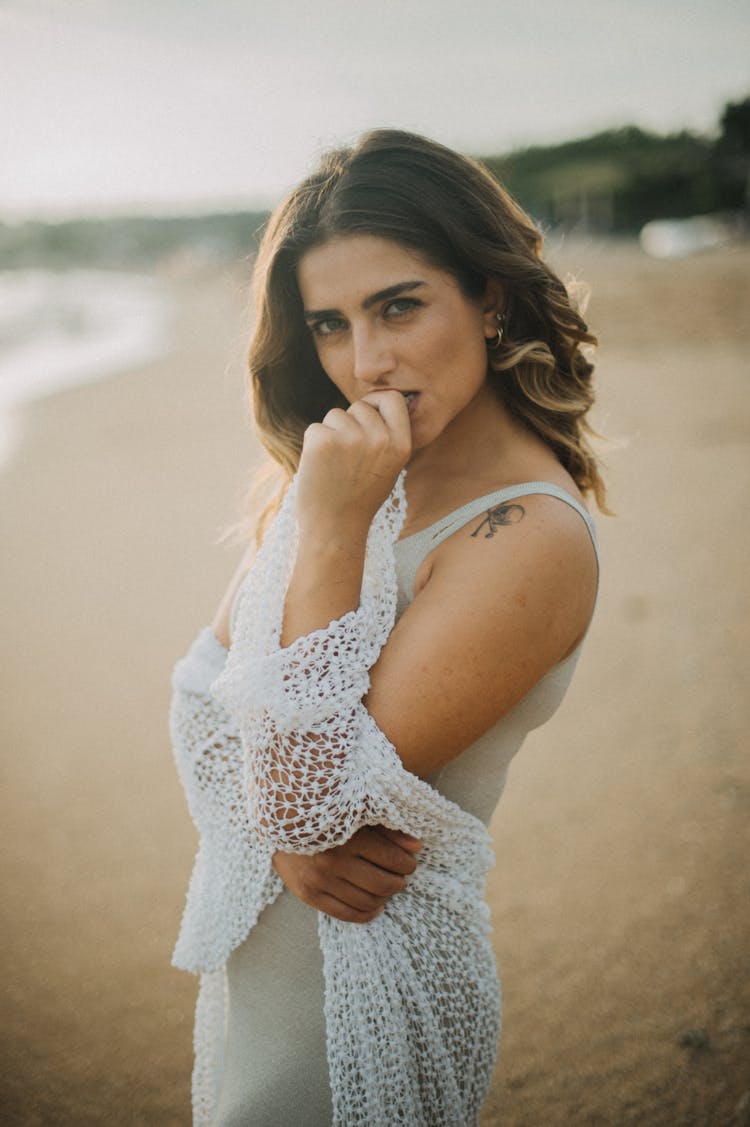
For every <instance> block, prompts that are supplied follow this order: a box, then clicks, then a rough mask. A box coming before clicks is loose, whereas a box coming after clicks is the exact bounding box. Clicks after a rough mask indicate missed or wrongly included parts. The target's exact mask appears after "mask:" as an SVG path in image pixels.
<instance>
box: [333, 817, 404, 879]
mask: <svg viewBox="0 0 750 1127" xmlns="http://www.w3.org/2000/svg"><path fill="white" fill-rule="evenodd" d="M347 847H351V848H352V850H353V851H354V852H355V853H356V855H357V856H358V857H360V858H362V859H363V860H364V861H368V862H370V863H371V864H372V865H377V866H378V868H380V869H384V870H386V871H387V872H390V873H396V874H398V875H399V876H410V875H411V873H413V872H414V871H415V869H416V867H417V856H416V854H417V853H418V852H419V849H420V848H421V846H420V843H419V842H418V841H416V839H414V838H409V837H407V835H406V834H399V833H398V832H397V831H395V830H388V829H386V827H385V826H365V827H364V829H361V830H359V831H358V832H357V833H356V834H354V836H353V837H352V838H351V839H350V841H348V842H347V843H346V844H345V845H344V846H341V847H340V848H342V849H346V848H347Z"/></svg>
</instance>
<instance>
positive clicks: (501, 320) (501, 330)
mask: <svg viewBox="0 0 750 1127" xmlns="http://www.w3.org/2000/svg"><path fill="white" fill-rule="evenodd" d="M495 320H496V321H497V336H496V337H495V339H494V340H490V341H488V342H487V348H488V349H489V350H490V352H497V350H498V348H499V347H500V345H501V344H502V343H503V336H504V334H505V314H504V313H496V314H495Z"/></svg>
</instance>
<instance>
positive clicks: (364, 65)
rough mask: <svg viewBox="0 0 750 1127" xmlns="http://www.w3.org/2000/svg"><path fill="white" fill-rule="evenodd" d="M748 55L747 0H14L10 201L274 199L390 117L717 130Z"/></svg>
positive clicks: (507, 142)
mask: <svg viewBox="0 0 750 1127" xmlns="http://www.w3.org/2000/svg"><path fill="white" fill-rule="evenodd" d="M748 60H750V4H748V3H747V2H746V0H703V2H697V0H598V2H596V3H594V2H590V3H584V2H583V0H562V2H561V0H507V2H505V0H377V2H372V0H365V2H362V0H307V2H306V0H267V2H266V3H264V4H260V3H259V2H258V0H0V74H1V75H2V88H1V89H2V92H1V93H0V218H2V217H3V216H5V217H8V216H10V215H12V214H14V213H27V214H28V213H34V212H42V211H49V210H51V209H54V210H56V211H62V212H65V211H68V210H71V209H73V210H86V209H92V208H94V209H98V210H111V209H121V208H128V207H131V206H133V205H136V206H138V205H146V206H155V207H159V206H162V207H169V206H171V205H174V204H178V205H179V204H180V203H183V204H188V203H203V204H205V203H206V202H210V201H214V202H216V203H229V202H230V201H231V202H233V203H250V204H252V203H254V202H258V203H263V202H267V201H269V200H272V199H275V198H277V197H278V195H279V194H280V193H281V192H282V191H283V190H284V189H285V188H286V187H288V186H289V185H290V184H291V183H293V182H294V181H296V180H297V179H299V178H300V177H301V176H302V175H304V174H305V172H306V171H307V169H308V168H309V166H310V164H311V163H312V162H313V160H314V158H315V155H316V154H317V153H318V152H319V151H320V149H321V148H325V147H327V146H328V145H330V144H335V143H337V142H340V141H342V140H349V139H351V138H352V136H354V135H356V133H358V132H359V131H361V130H363V129H366V128H371V127H373V126H377V125H391V126H397V127H401V128H408V129H415V130H417V131H418V132H423V133H426V134H428V135H430V136H433V137H435V138H437V139H439V140H442V141H445V142H446V143H448V144H451V145H454V146H455V147H457V148H460V149H464V150H465V151H471V152H484V153H491V152H499V151H504V150H507V149H508V148H510V147H513V146H516V145H521V144H529V143H534V142H545V141H556V140H566V139H569V138H571V137H575V136H582V135H584V134H586V133H588V132H592V131H594V130H597V129H603V128H608V127H610V126H613V125H621V124H625V123H629V122H634V123H636V124H639V125H642V126H644V127H646V128H653V129H657V130H668V129H677V128H683V127H687V128H692V129H698V130H705V131H707V130H710V129H712V128H713V127H714V125H715V123H716V121H717V118H718V115H719V112H720V110H721V107H722V105H723V104H724V102H725V101H727V100H731V99H734V100H737V99H740V98H742V97H744V96H745V95H746V94H747V93H748V92H750V62H749V61H748Z"/></svg>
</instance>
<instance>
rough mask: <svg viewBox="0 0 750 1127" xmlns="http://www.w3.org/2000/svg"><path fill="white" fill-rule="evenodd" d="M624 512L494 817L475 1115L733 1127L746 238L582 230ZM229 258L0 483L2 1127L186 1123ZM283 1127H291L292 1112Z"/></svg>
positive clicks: (230, 473)
mask: <svg viewBox="0 0 750 1127" xmlns="http://www.w3.org/2000/svg"><path fill="white" fill-rule="evenodd" d="M555 261H556V263H557V264H558V266H559V267H560V268H561V270H562V271H563V272H564V271H565V270H571V271H573V272H574V273H576V274H577V275H579V276H580V277H581V278H583V279H585V280H586V281H588V282H589V283H590V284H591V286H592V291H593V292H592V300H591V304H590V308H589V318H590V321H591V324H592V326H593V327H594V329H595V330H596V331H598V333H599V335H600V339H601V348H600V350H599V360H598V364H599V368H598V372H599V377H598V383H599V394H600V406H599V410H598V412H597V419H598V422H599V424H600V426H601V428H602V429H603V430H605V431H606V433H607V435H608V436H609V438H610V439H611V440H616V441H614V442H613V443H612V445H611V449H609V450H608V451H607V452H606V453H605V459H606V462H607V464H608V479H609V483H610V490H611V505H612V507H613V508H614V509H615V510H616V513H617V515H616V516H615V517H612V518H609V517H600V518H599V519H598V526H599V531H600V540H601V548H602V559H603V573H602V583H601V590H600V598H599V606H598V610H597V614H596V619H595V622H594V624H593V627H592V629H591V632H590V636H589V639H588V644H587V648H586V650H585V652H584V655H583V658H582V660H581V662H580V665H579V668H578V672H577V675H576V679H575V681H574V683H573V686H572V689H571V691H570V692H569V694H568V697H567V699H566V701H565V703H564V705H563V707H562V709H561V710H560V712H559V713H558V715H557V716H556V717H555V718H554V719H553V721H552V722H551V723H550V724H549V725H547V726H546V727H545V728H543V729H541V730H540V731H538V732H537V733H535V734H534V735H533V738H530V739H529V740H528V742H527V744H526V746H525V747H524V749H523V750H522V752H521V754H520V755H519V756H518V758H517V760H516V761H515V763H514V765H513V767H512V770H511V775H510V781H509V784H508V787H507V790H506V793H505V796H504V798H503V800H502V802H501V804H500V807H499V808H498V811H497V813H496V815H495V817H494V820H493V823H492V827H491V829H492V833H493V837H494V840H495V845H496V856H497V864H496V867H495V869H494V870H493V872H492V874H491V880H490V889H489V891H490V901H491V907H492V915H493V923H494V942H495V947H496V951H497V956H498V961H499V966H500V972H501V979H502V982H503V990H504V1033H503V1038H502V1041H501V1047H500V1057H499V1063H498V1069H497V1072H496V1076H495V1080H494V1084H493V1089H492V1093H491V1096H490V1098H489V1101H488V1103H487V1107H486V1112H485V1115H484V1117H483V1127H589V1125H591V1127H594V1125H612V1127H620V1125H626V1124H634V1125H635V1124H637V1125H641V1127H740V1125H742V1124H749V1123H750V987H749V985H748V964H749V963H750V942H749V941H748V934H749V932H750V895H749V893H750V881H748V856H749V854H748V845H750V766H749V765H748V756H747V752H746V736H745V733H746V732H747V731H748V726H749V721H750V715H749V714H750V705H749V700H750V697H749V694H748V688H747V686H748V682H749V680H750V677H749V674H750V669H749V664H750V663H749V662H748V653H749V650H750V646H749V644H748V635H749V633H750V632H749V630H748V627H749V626H750V615H749V614H748V609H749V608H748V601H749V600H748V585H747V582H746V577H747V571H748V565H747V560H748V558H749V557H750V531H749V529H750V521H748V512H749V506H748V501H749V498H748V479H749V477H750V474H749V466H748V440H749V439H750V398H749V397H748V361H747V356H748V350H749V349H750V323H748V317H747V310H748V308H750V247H748V246H741V247H740V246H738V247H733V248H727V249H723V250H715V251H710V252H706V253H704V254H701V255H696V256H694V257H692V258H688V259H685V260H672V261H659V260H653V259H648V258H647V257H645V256H644V255H643V254H642V253H641V252H640V251H639V249H638V248H637V246H635V245H634V244H629V243H604V242H591V243H581V242H575V243H570V244H569V245H564V246H563V247H561V248H559V249H558V250H557V251H556V253H555ZM246 282H247V269H246V267H237V268H234V269H226V270H203V271H202V272H195V273H192V274H189V273H186V272H183V273H181V274H177V273H173V274H172V275H170V276H169V277H168V278H167V279H166V281H165V284H167V285H168V286H169V287H170V289H171V291H172V293H173V295H174V300H175V313H174V324H173V341H174V344H173V348H172V350H171V351H170V352H169V354H168V355H167V356H165V357H163V358H162V359H160V360H159V361H156V362H154V363H151V364H149V365H147V366H145V367H142V368H139V369H138V370H136V371H132V372H129V373H127V374H124V375H121V376H118V377H116V378H112V379H108V380H105V381H102V382H99V383H94V384H91V385H88V386H85V387H77V388H72V389H69V390H67V391H65V392H62V393H60V394H57V395H55V396H53V397H50V398H48V399H45V400H43V401H41V402H39V403H38V404H35V405H34V406H33V407H30V408H28V409H26V410H25V412H24V416H23V427H24V438H23V442H22V444H21V446H20V448H19V450H18V453H17V454H16V456H15V458H14V460H13V461H12V463H11V464H10V465H8V466H7V467H6V468H5V469H4V470H3V471H2V473H0V522H2V536H3V542H4V544H5V546H6V549H5V551H4V553H3V555H2V560H1V561H0V569H1V570H0V589H2V592H3V600H4V606H3V612H2V619H3V634H4V645H3V647H2V674H1V678H2V684H3V690H4V692H3V696H4V705H3V710H2V712H3V715H2V746H3V757H2V761H3V786H2V820H3V826H4V835H3V838H4V841H3V849H2V861H1V863H2V879H3V889H4V893H3V899H4V912H3V951H4V956H5V971H4V975H3V984H2V986H3V1001H2V1015H3V1019H2V1064H1V1065H0V1068H1V1069H2V1096H1V1097H0V1100H1V1105H2V1110H1V1111H0V1121H1V1122H2V1123H3V1124H13V1125H16V1124H17V1125H21V1124H22V1125H24V1127H36V1125H42V1124H44V1125H46V1124H54V1125H56V1127H57V1125H62V1124H64V1125H68V1124H71V1125H73V1124H75V1125H76V1127H85V1125H88V1124H97V1125H100V1124H107V1125H111V1127H119V1125H141V1124H144V1125H150V1124H155V1125H159V1127H187V1125H188V1124H189V1121H190V1117H189V1075H190V1067H191V1060H192V1044H191V1035H192V1017H193V1005H194V999H195V990H196V983H195V980H194V979H192V978H191V976H189V975H186V974H182V973H179V972H177V971H175V970H173V969H172V968H171V967H170V955H171V950H172V946H173V944H174V940H175V937H176V933H177V928H178V924H179V919H180V914H181V910H182V905H183V902H184V894H185V889H186V884H187V879H188V876H189V873H190V869H191V866H192V860H193V855H194V852H195V843H196V839H195V834H194V831H193V828H192V825H191V823H190V821H189V819H188V815H187V812H186V809H185V806H184V800H183V797H182V794H181V791H180V789H179V784H178V782H177V778H176V775H175V772H174V768H173V765H172V761H171V753H170V749H169V743H168V738H167V723H166V714H167V706H168V699H169V672H170V669H171V666H172V664H173V663H174V661H175V659H176V658H177V657H179V656H180V655H181V654H182V652H183V651H184V650H185V648H186V647H187V645H188V643H189V642H190V640H191V638H192V637H193V635H194V634H195V633H196V631H197V630H198V628H199V627H200V626H202V625H203V624H204V623H205V622H206V621H207V619H209V618H210V616H211V614H212V612H213V608H214V605H215V603H216V601H217V599H218V598H219V596H220V594H221V592H222V590H223V587H224V585H225V583H226V581H227V577H228V575H229V574H230V572H231V571H232V570H233V568H234V565H235V561H236V558H237V556H238V554H239V549H238V548H237V547H233V548H232V547H227V546H221V545H218V544H217V537H218V534H219V533H220V531H221V530H222V528H223V527H224V526H225V525H226V524H228V523H229V522H230V521H231V520H232V519H233V518H234V516H235V515H236V512H237V509H238V503H239V498H240V496H241V494H242V491H243V488H244V485H245V483H246V481H247V480H248V477H249V474H250V472H251V470H252V468H253V466H254V465H256V464H257V462H258V459H259V452H258V449H257V446H256V444H255V441H254V439H253V437H252V434H251V432H250V430H249V427H248V425H247V421H246V419H245V417H244V414H243V393H242V383H243V372H242V352H243V348H244V344H245V339H246V335H247V315H246V312H245V288H246ZM290 1127H291V1125H290Z"/></svg>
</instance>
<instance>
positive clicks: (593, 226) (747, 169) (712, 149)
mask: <svg viewBox="0 0 750 1127" xmlns="http://www.w3.org/2000/svg"><path fill="white" fill-rule="evenodd" d="M482 159H483V163H484V164H485V165H486V166H487V167H488V168H489V169H490V171H491V172H493V173H494V174H495V175H496V176H498V177H499V178H500V179H501V180H502V181H503V183H505V184H506V185H507V187H508V188H509V189H510V191H511V192H512V193H513V195H514V196H515V197H516V198H517V199H518V200H519V201H520V203H521V204H522V205H523V206H524V207H525V208H526V209H527V210H528V211H529V212H530V213H531V215H533V217H534V218H535V219H536V220H537V222H539V223H541V224H542V225H543V226H544V227H546V228H549V227H552V228H555V227H562V228H566V229H571V228H578V229H581V230H587V231H595V232H601V233H605V234H635V233H637V232H638V231H639V230H640V228H641V227H642V226H643V225H644V224H645V223H647V222H649V220H651V219H661V218H674V219H679V218H682V217H685V216H691V215H705V214H708V213H713V212H742V213H745V214H746V213H747V210H748V206H749V205H750V97H748V98H745V100H744V101H742V102H730V103H728V104H727V105H726V106H725V107H724V110H723V113H722V115H721V120H720V129H719V133H718V136H717V137H716V138H713V139H712V138H708V137H703V136H700V135H698V134H695V133H689V132H682V133H675V134H671V135H668V136H659V135H658V134H655V133H648V132H645V131H644V130H642V129H639V128H637V127H636V126H633V125H631V126H627V127H625V128H623V129H612V130H608V131H606V132H604V133H597V134H596V135H595V136H593V137H585V138H583V139H581V140H577V141H567V142H565V143H564V144H561V145H548V146H537V147H534V148H527V149H520V150H518V151H516V152H513V153H509V154H507V155H505V156H494V157H485V158H482ZM267 218H268V213H267V212H264V211H253V210H247V211H238V212H234V213H229V212H221V213H216V214H208V215H173V216H129V217H123V218H105V219H71V220H68V221H66V222H59V223H50V222H44V221H42V220H29V221H27V222H24V223H15V224H14V223H3V222H2V219H1V217H0V268H6V269H7V268H18V267H36V266H43V267H51V268H53V269H55V268H58V269H64V268H66V267H69V266H92V267H104V268H111V269H150V268H152V267H153V266H154V265H155V264H157V263H164V262H170V261H173V262H174V261H176V262H178V263H179V262H184V263H185V264H186V265H187V266H193V267H194V266H196V265H198V266H200V265H203V264H210V263H212V262H227V261H231V260H232V259H242V258H246V257H248V256H250V255H252V254H253V252H254V251H255V249H256V247H257V244H258V238H259V231H260V229H261V228H262V226H263V224H264V222H265V221H266V219H267Z"/></svg>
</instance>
